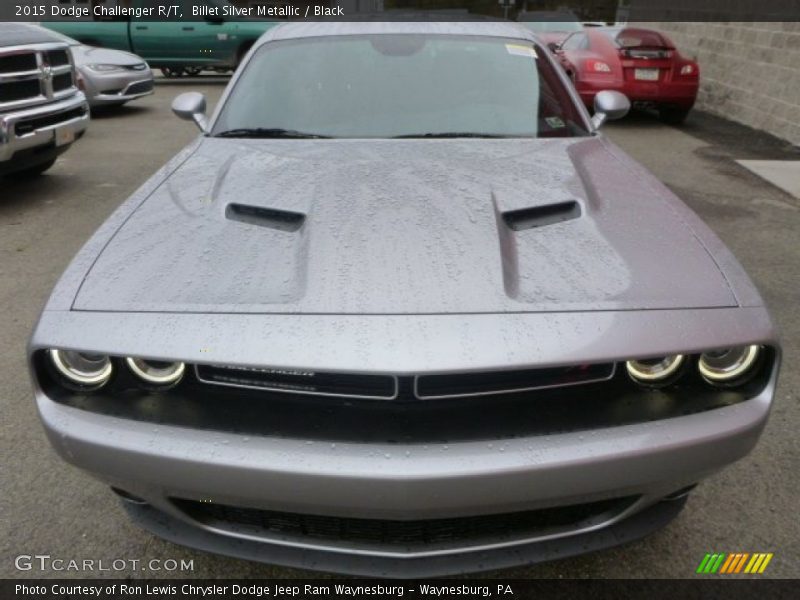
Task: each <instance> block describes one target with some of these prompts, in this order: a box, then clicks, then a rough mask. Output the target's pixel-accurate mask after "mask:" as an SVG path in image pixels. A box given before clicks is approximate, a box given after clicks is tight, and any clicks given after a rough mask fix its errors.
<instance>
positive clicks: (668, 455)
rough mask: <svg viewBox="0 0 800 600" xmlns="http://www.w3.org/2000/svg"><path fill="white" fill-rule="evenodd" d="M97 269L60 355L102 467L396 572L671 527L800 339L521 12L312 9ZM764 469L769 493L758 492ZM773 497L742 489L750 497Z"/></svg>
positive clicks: (55, 399)
mask: <svg viewBox="0 0 800 600" xmlns="http://www.w3.org/2000/svg"><path fill="white" fill-rule="evenodd" d="M173 108H174V110H175V112H176V113H177V114H178V115H179V116H181V117H183V118H186V119H191V120H193V121H195V122H196V123H197V124H198V125H199V126H200V127H201V128H202V135H201V136H199V137H198V138H197V139H196V140H195V141H194V142H193V143H192V144H191V145H189V146H188V147H187V148H186V149H185V150H184V151H182V152H181V153H180V154H179V155H177V156H176V157H175V158H174V159H173V160H172V161H170V162H169V163H168V164H167V165H165V167H164V168H163V169H162V170H161V171H159V172H158V173H157V174H156V175H154V176H153V177H152V178H151V179H150V180H149V181H147V182H146V183H145V184H144V185H143V186H142V188H141V189H139V190H138V191H137V192H136V193H135V194H134V195H133V196H132V197H131V198H130V199H129V200H128V201H127V202H125V203H124V204H122V206H120V208H119V209H118V210H117V211H116V212H115V213H114V214H113V215H112V216H111V217H110V218H109V219H108V221H106V223H105V224H104V225H103V226H102V227H101V228H100V229H99V230H98V231H97V233H95V235H94V236H93V237H92V238H91V239H90V240H89V241H88V242H87V244H86V245H85V246H84V247H83V249H82V250H81V251H80V253H79V254H78V256H77V257H76V258H75V259H74V260H73V262H72V263H71V264H70V266H69V267H68V268H67V270H66V272H65V273H64V275H63V276H62V278H61V280H60V281H59V283H58V284H57V286H56V288H55V289H54V291H53V293H52V295H51V297H50V299H49V300H48V302H47V305H46V306H45V308H44V311H43V312H42V315H41V318H40V320H39V322H38V324H37V326H36V329H35V331H34V332H33V336H32V338H31V341H30V344H29V348H28V359H29V362H30V368H31V373H32V375H33V383H34V391H35V398H36V403H37V406H38V409H39V414H40V416H41V419H42V422H43V423H44V427H45V430H46V432H47V434H48V437H49V439H50V441H51V443H52V444H53V446H54V447H55V448H56V450H57V451H58V452H59V454H60V455H61V456H62V457H63V458H64V459H65V460H66V461H68V462H70V463H72V464H74V465H77V466H78V467H80V468H82V469H85V470H86V471H88V472H89V473H91V474H92V475H94V476H95V477H97V478H99V479H100V480H102V481H104V482H106V483H108V484H109V485H110V486H111V487H112V488H113V489H114V490H115V491H116V493H117V494H118V495H119V496H121V497H122V498H123V499H124V501H125V506H126V508H127V510H128V512H129V514H130V515H131V516H132V518H133V519H134V520H135V521H136V522H137V523H139V524H140V525H142V526H144V527H146V528H147V529H149V530H151V531H153V532H155V533H157V534H158V535H161V536H163V537H165V538H167V539H170V540H173V541H175V542H178V543H183V544H187V545H190V546H194V547H197V548H201V549H205V550H209V551H212V552H219V553H223V554H228V555H232V556H238V557H243V558H248V559H252V560H259V561H265V562H271V563H278V564H286V565H294V566H299V567H305V568H312V569H320V570H331V571H339V572H346V573H356V574H370V575H379V576H413V577H422V576H431V575H442V574H452V573H459V572H465V571H476V570H487V569H497V568H501V567H507V566H512V565H518V564H523V563H530V562H536V561H543V560H552V559H555V558H560V557H564V556H569V555H572V554H577V553H581V552H588V551H591V550H597V549H600V548H605V547H608V546H611V545H614V544H619V543H622V542H626V541H629V540H632V539H635V538H637V537H640V536H643V535H645V534H647V533H649V532H651V531H654V530H655V529H657V528H659V527H661V526H663V525H665V524H666V523H668V522H669V521H670V519H672V518H673V517H675V516H676V515H677V514H678V513H679V512H680V510H681V508H682V507H683V506H684V503H685V502H686V500H687V495H688V493H689V492H690V490H691V489H692V488H693V486H695V485H696V484H697V483H698V482H699V481H701V480H702V479H704V478H706V477H708V476H709V475H711V474H713V473H715V472H716V471H718V470H720V469H722V468H724V467H725V466H727V465H729V464H730V463H732V462H734V461H736V460H738V459H740V458H742V457H743V456H745V455H746V454H747V453H748V452H749V451H750V450H751V449H752V448H753V446H754V445H755V443H756V441H757V440H758V438H759V435H760V434H761V431H762V429H763V427H764V425H765V423H766V420H767V417H768V415H769V411H770V407H771V404H772V399H773V395H774V390H775V385H776V380H777V375H778V365H779V362H780V354H781V352H780V346H779V343H778V340H777V335H776V332H775V331H774V329H773V326H772V323H771V321H770V317H769V314H768V312H767V310H766V308H765V307H764V304H763V302H762V300H761V298H760V296H759V294H758V292H757V291H756V289H755V287H754V286H753V284H752V283H751V282H750V280H749V278H748V277H747V275H746V274H745V272H744V271H743V269H742V267H741V266H740V265H739V263H738V262H737V261H736V259H735V258H734V257H733V256H732V254H731V253H730V251H729V250H728V249H727V248H726V247H725V246H724V244H723V243H722V242H721V241H720V240H719V239H718V238H717V237H716V235H714V233H713V232H712V231H711V230H710V229H709V228H708V227H707V226H706V225H705V224H704V223H703V222H702V221H701V220H700V219H699V218H698V217H697V215H695V214H694V213H693V212H692V211H691V210H690V209H689V208H688V207H687V206H686V205H684V204H683V202H681V201H680V200H679V199H678V198H677V197H676V196H675V195H674V194H673V193H672V192H671V191H670V190H669V189H667V188H666V187H665V186H664V185H663V184H662V183H661V182H659V181H658V180H657V179H656V178H655V177H654V176H653V175H652V174H651V173H649V172H648V171H647V170H646V169H645V168H644V167H642V166H641V165H640V164H638V163H637V162H636V161H634V160H633V159H632V158H631V157H629V156H628V155H626V154H625V153H624V152H623V151H622V150H620V149H619V148H618V147H617V146H616V145H614V144H613V143H612V142H611V141H610V140H608V139H607V138H606V137H605V136H603V135H602V134H601V133H599V132H598V127H599V126H600V125H601V124H602V122H603V120H604V119H605V118H618V117H621V116H623V115H624V114H625V113H626V112H627V109H628V108H629V103H628V101H627V99H626V98H625V97H624V96H621V95H620V94H618V93H616V92H608V91H603V92H600V93H599V94H598V95H597V98H596V102H595V116H594V117H592V118H590V116H589V114H588V113H587V111H586V109H585V108H584V107H583V105H582V103H581V101H580V99H579V98H578V97H577V95H576V92H575V90H574V88H573V87H572V86H571V85H570V83H569V81H568V79H567V78H566V75H565V74H564V72H563V70H562V69H561V68H560V67H559V66H558V64H557V63H556V62H555V61H554V59H553V58H552V56H551V53H550V52H549V51H548V50H547V49H546V48H545V47H544V46H543V45H542V44H541V43H540V42H539V41H537V38H535V36H534V35H533V34H532V33H531V32H529V31H528V30H526V29H524V28H523V27H520V26H519V25H515V24H511V23H368V22H362V23H349V24H348V23H291V24H285V25H280V26H278V27H275V28H273V29H272V30H270V31H269V32H268V33H267V34H266V35H265V36H264V37H263V38H262V39H261V40H260V42H259V43H258V44H256V46H255V47H254V49H253V50H252V51H251V53H250V54H249V55H248V57H247V59H246V60H245V62H244V63H243V65H242V66H241V68H240V69H239V71H238V72H237V74H236V75H235V76H234V78H233V81H232V82H231V84H230V85H229V87H228V89H227V91H226V93H225V94H224V96H223V97H222V99H221V100H220V102H219V105H218V108H217V112H216V113H215V114H214V115H213V116H212V117H211V118H210V119H209V118H207V117H206V114H205V98H204V97H203V96H202V95H200V94H197V93H191V92H190V93H188V94H186V95H182V96H180V97H179V98H178V99H176V101H175V103H174V105H173ZM746 485H747V481H742V486H746ZM737 493H739V494H741V495H742V496H746V492H741V491H740V490H731V494H732V495H734V494H737Z"/></svg>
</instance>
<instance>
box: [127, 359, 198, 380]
mask: <svg viewBox="0 0 800 600" xmlns="http://www.w3.org/2000/svg"><path fill="white" fill-rule="evenodd" d="M125 363H126V364H127V365H128V368H129V369H130V370H131V371H133V374H134V375H136V376H137V377H138V378H139V379H141V380H142V381H144V382H145V383H149V384H150V385H154V386H158V387H171V386H173V385H176V384H177V383H178V382H179V381H180V380H181V378H182V377H183V373H184V371H185V370H186V365H185V364H184V363H182V362H165V361H160V360H150V359H146V358H131V357H128V358H126V359H125Z"/></svg>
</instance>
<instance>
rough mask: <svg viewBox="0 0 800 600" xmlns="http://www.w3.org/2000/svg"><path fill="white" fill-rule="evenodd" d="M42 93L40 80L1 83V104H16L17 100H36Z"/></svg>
mask: <svg viewBox="0 0 800 600" xmlns="http://www.w3.org/2000/svg"><path fill="white" fill-rule="evenodd" d="M41 92H42V91H41V87H40V86H39V80H38V79H26V80H23V81H9V82H7V83H0V102H16V101H17V100H25V99H27V98H35V97H37V96H39V95H40V94H41Z"/></svg>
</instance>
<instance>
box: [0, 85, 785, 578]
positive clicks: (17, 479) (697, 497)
mask: <svg viewBox="0 0 800 600" xmlns="http://www.w3.org/2000/svg"><path fill="white" fill-rule="evenodd" d="M187 90H198V91H202V92H205V93H207V94H208V96H209V103H210V104H211V105H213V104H214V103H215V102H216V101H217V99H218V98H219V95H220V94H221V92H222V90H223V82H222V81H221V80H216V79H204V78H199V79H185V80H179V81H175V82H165V81H161V82H159V85H158V86H157V93H156V94H155V95H154V96H150V97H148V98H145V99H142V100H140V101H138V102H135V103H132V104H131V105H129V106H127V107H124V108H122V109H119V110H114V111H105V112H103V113H100V114H96V115H95V116H94V118H93V121H92V124H91V126H90V129H89V131H88V133H87V134H86V136H85V137H84V139H82V140H81V141H79V142H78V143H77V144H76V146H75V147H74V148H72V149H71V150H70V151H69V152H67V153H66V154H65V155H64V156H63V157H62V158H61V159H59V161H58V163H57V164H56V166H55V167H54V168H53V169H52V170H51V171H49V172H48V174H47V175H46V176H44V177H42V178H40V179H38V180H34V181H26V182H14V181H10V180H0V257H2V260H0V315H2V316H1V317H0V340H2V344H1V345H0V390H1V391H2V394H1V395H0V415H1V416H0V456H2V461H1V462H0V490H2V494H0V578H14V577H61V576H69V577H97V576H109V577H110V576H113V577H162V576H185V577H209V578H213V577H297V576H309V575H311V574H310V573H307V572H300V571H295V570H291V569H285V568H279V567H273V566H270V565H262V564H257V563H251V562H247V561H243V560H236V559H231V558H226V557H221V556H215V555H211V554H206V553H203V552H198V551H194V550H191V549H188V548H184V547H180V546H176V545H174V544H171V543H168V542H164V541H162V540H160V539H157V538H155V537H153V536H152V535H150V534H149V533H146V532H144V531H140V530H139V529H137V528H136V527H134V526H133V525H131V524H130V523H129V522H128V520H127V518H126V516H125V514H124V512H123V510H122V508H121V507H120V505H119V502H118V500H117V499H116V497H115V496H114V495H113V494H112V493H111V492H110V491H109V490H108V489H107V488H106V487H105V486H103V485H102V484H100V483H98V482H96V481H95V480H93V479H91V478H90V477H88V476H87V475H85V474H83V473H82V472H80V471H78V470H77V469H75V468H73V467H71V466H68V465H67V464H65V463H64V462H63V461H61V460H60V459H59V458H58V457H57V456H56V455H55V453H54V452H53V451H52V450H51V449H50V446H49V444H48V442H47V440H46V438H45V435H44V433H43V430H42V428H41V426H40V425H39V421H38V418H37V416H36V410H35V407H34V403H33V399H32V395H31V391H30V385H29V380H28V374H27V370H26V364H25V344H26V342H27V339H28V336H29V334H30V332H31V330H32V328H33V326H34V323H35V321H36V318H37V315H38V313H39V310H40V309H41V306H42V304H43V303H44V301H45V299H46V297H47V295H48V294H49V292H50V290H51V288H52V286H53V285H54V284H55V282H56V280H57V278H58V276H59V275H60V274H61V272H62V271H63V269H64V268H65V267H66V265H67V263H68V262H69V261H70V259H71V258H72V256H73V255H74V254H75V253H76V252H77V251H78V249H79V248H80V247H81V245H82V244H83V243H84V242H85V241H86V240H87V239H88V237H89V236H90V235H91V234H92V232H93V231H94V230H95V229H96V228H97V227H98V226H99V225H100V224H101V223H102V222H103V221H104V220H105V219H106V218H107V217H108V216H109V215H110V214H111V212H112V211H113V210H114V209H115V208H116V207H117V206H118V205H119V204H120V203H121V202H123V201H124V200H125V199H126V198H127V196H128V195H129V194H131V193H132V192H133V191H134V190H135V189H136V188H137V187H138V186H139V185H140V184H141V183H143V182H144V181H145V180H146V179H147V178H148V177H149V176H150V175H151V174H152V173H153V172H155V171H156V170H157V169H158V168H159V167H160V166H161V165H162V164H163V163H164V162H165V161H166V160H167V159H168V158H169V157H171V156H172V155H173V154H175V153H176V152H177V151H178V150H180V149H181V148H182V147H183V146H184V145H185V144H187V143H188V142H190V141H191V140H192V139H193V138H194V137H195V136H196V135H197V131H196V129H195V128H194V126H193V125H192V124H191V123H187V122H183V121H179V120H178V119H177V118H175V117H174V116H173V115H172V114H171V112H170V102H171V100H172V98H173V97H174V96H175V95H176V94H178V93H180V92H182V91H187ZM605 129H606V132H607V134H608V135H609V136H610V137H611V138H612V139H613V140H614V141H615V142H616V143H618V144H619V145H620V146H622V148H624V149H625V150H626V151H627V152H629V153H630V154H631V155H632V156H634V157H635V158H636V159H637V160H639V161H640V162H642V163H643V164H645V165H646V166H647V167H649V168H650V169H651V170H652V171H653V172H654V173H655V174H656V175H657V176H658V177H659V178H660V179H661V180H663V181H664V182H665V183H666V184H667V185H668V186H669V187H670V188H672V189H673V190H674V191H675V192H676V193H677V194H678V195H679V196H680V197H682V198H683V200H684V201H685V202H686V203H687V204H688V205H689V206H690V207H691V208H693V209H694V210H695V211H696V212H697V213H698V214H699V215H700V216H701V217H702V218H703V219H704V220H705V221H706V222H707V223H708V224H709V225H710V226H711V228H712V229H714V231H716V233H717V234H718V235H719V236H720V237H721V238H722V239H723V240H724V241H725V242H726V243H727V244H728V245H729V247H730V248H731V249H732V250H733V252H734V253H735V254H736V256H737V257H738V258H739V260H740V261H741V262H742V264H743V265H744V267H745V268H746V269H747V271H748V272H749V274H750V276H751V277H752V278H753V279H754V281H755V282H756V284H757V285H758V287H759V289H760V290H761V292H762V294H763V296H764V298H765V299H766V301H767V303H768V305H769V306H770V308H771V311H772V315H773V317H774V319H775V321H776V323H777V325H778V327H779V330H780V331H781V333H782V337H783V349H784V362H783V371H782V374H781V379H780V385H779V388H778V394H777V398H776V402H775V405H774V409H773V413H772V416H771V419H770V421H769V424H768V425H767V427H766V430H765V431H764V433H763V436H762V438H761V441H760V443H759V445H758V446H757V448H756V449H755V451H754V452H753V453H751V454H750V455H749V456H748V457H746V458H745V459H743V460H741V461H740V462H738V463H737V464H735V465H733V466H732V467H730V468H728V469H727V470H725V471H724V472H722V473H720V474H718V475H716V476H714V477H712V478H710V479H709V480H707V481H706V482H704V483H702V484H701V485H700V486H699V487H698V488H697V489H696V490H695V491H694V493H693V494H692V495H691V497H690V499H689V502H688V504H687V507H686V509H685V510H684V511H683V513H682V514H681V515H680V516H679V517H678V518H677V519H676V520H675V521H674V522H672V523H671V524H670V525H669V526H668V527H666V528H665V529H663V530H661V531H658V532H657V533H654V534H652V535H650V536H649V537H647V538H645V539H643V540H640V541H637V542H633V543H629V544H627V545H625V546H622V547H618V548H615V549H611V550H607V551H603V552H597V553H593V554H589V555H585V556H581V557H577V558H573V559H567V560H560V561H556V562H552V563H547V564H541V565H534V566H530V567H525V568H517V569H512V570H507V571H502V572H494V573H490V574H488V575H490V576H495V577H503V578H506V577H508V578H512V577H514V578H516V577H519V578H528V577H531V578H539V577H552V578H571V577H622V578H626V577H633V578H684V577H692V576H693V575H694V572H695V569H696V567H697V565H698V563H699V562H700V560H701V559H702V558H703V556H704V554H705V553H707V552H773V553H774V558H773V560H772V562H771V563H770V565H769V568H768V569H767V571H766V573H765V574H764V575H763V576H764V577H800V519H798V518H797V514H798V508H800V501H799V500H798V498H800V469H798V464H800V460H799V459H800V447H799V446H798V439H800V437H798V433H797V428H798V423H800V406H798V400H799V399H800V394H799V393H798V390H799V389H800V374H798V369H797V368H796V366H795V365H796V363H797V361H798V359H800V311H798V302H800V284H798V282H799V281H800V242H799V241H798V240H799V239H800V238H799V237H798V233H800V200H798V199H797V198H794V197H793V196H791V195H789V194H788V193H786V192H784V191H782V190H781V189H779V188H777V187H773V186H772V185H770V184H769V183H767V182H766V181H764V180H762V179H761V178H759V177H758V176H757V175H755V174H754V173H752V172H750V171H749V170H748V169H746V168H745V167H743V166H742V165H740V164H738V163H737V162H735V161H736V160H741V159H744V160H775V159H778V160H800V153H798V152H797V151H796V150H794V149H792V148H790V147H788V146H787V145H786V144H783V143H781V142H779V141H777V140H776V139H774V138H771V137H770V136H766V135H764V134H761V133H759V132H755V131H753V130H750V129H747V128H745V127H741V126H736V125H733V124H731V123H728V122H726V121H724V120H721V119H718V118H715V117H711V116H709V115H705V114H701V113H694V114H692V115H691V116H690V118H689V120H688V121H687V123H686V124H685V125H684V126H682V127H679V128H675V127H668V126H665V125H662V124H661V123H659V122H658V120H657V119H656V118H655V117H654V116H652V115H647V114H633V115H630V116H629V117H628V118H626V119H625V120H624V121H622V122H618V123H612V124H608V125H607V126H606V128H605ZM36 554H46V555H50V556H52V557H59V558H65V559H78V560H83V559H95V560H99V559H103V560H104V561H106V562H107V563H108V562H110V561H112V560H114V559H125V560H140V561H142V563H147V562H148V561H149V560H151V559H160V560H161V561H165V560H167V559H175V560H177V561H180V560H181V559H183V560H191V561H193V570H191V571H184V572H170V571H164V570H162V571H141V570H134V569H127V570H123V571H121V572H97V571H79V572H75V571H53V570H45V571H44V572H43V571H40V570H39V569H32V570H30V571H20V570H18V569H17V568H16V567H15V558H16V557H17V556H19V555H36ZM313 575H315V576H316V575H317V574H313ZM481 576H482V575H481Z"/></svg>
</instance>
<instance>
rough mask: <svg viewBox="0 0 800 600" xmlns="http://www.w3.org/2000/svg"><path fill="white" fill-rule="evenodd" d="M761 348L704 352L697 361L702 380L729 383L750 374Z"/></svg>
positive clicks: (755, 346)
mask: <svg viewBox="0 0 800 600" xmlns="http://www.w3.org/2000/svg"><path fill="white" fill-rule="evenodd" d="M760 355H761V346H758V345H752V346H739V347H736V348H725V349H721V350H712V351H709V352H704V353H703V354H701V355H700V360H699V361H697V368H698V369H699V371H700V374H701V375H702V376H703V379H705V380H706V381H708V382H709V383H730V382H733V381H737V380H741V379H743V378H745V377H747V376H748V375H750V374H752V372H753V367H754V366H755V364H756V362H757V361H758V357H759V356H760Z"/></svg>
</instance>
